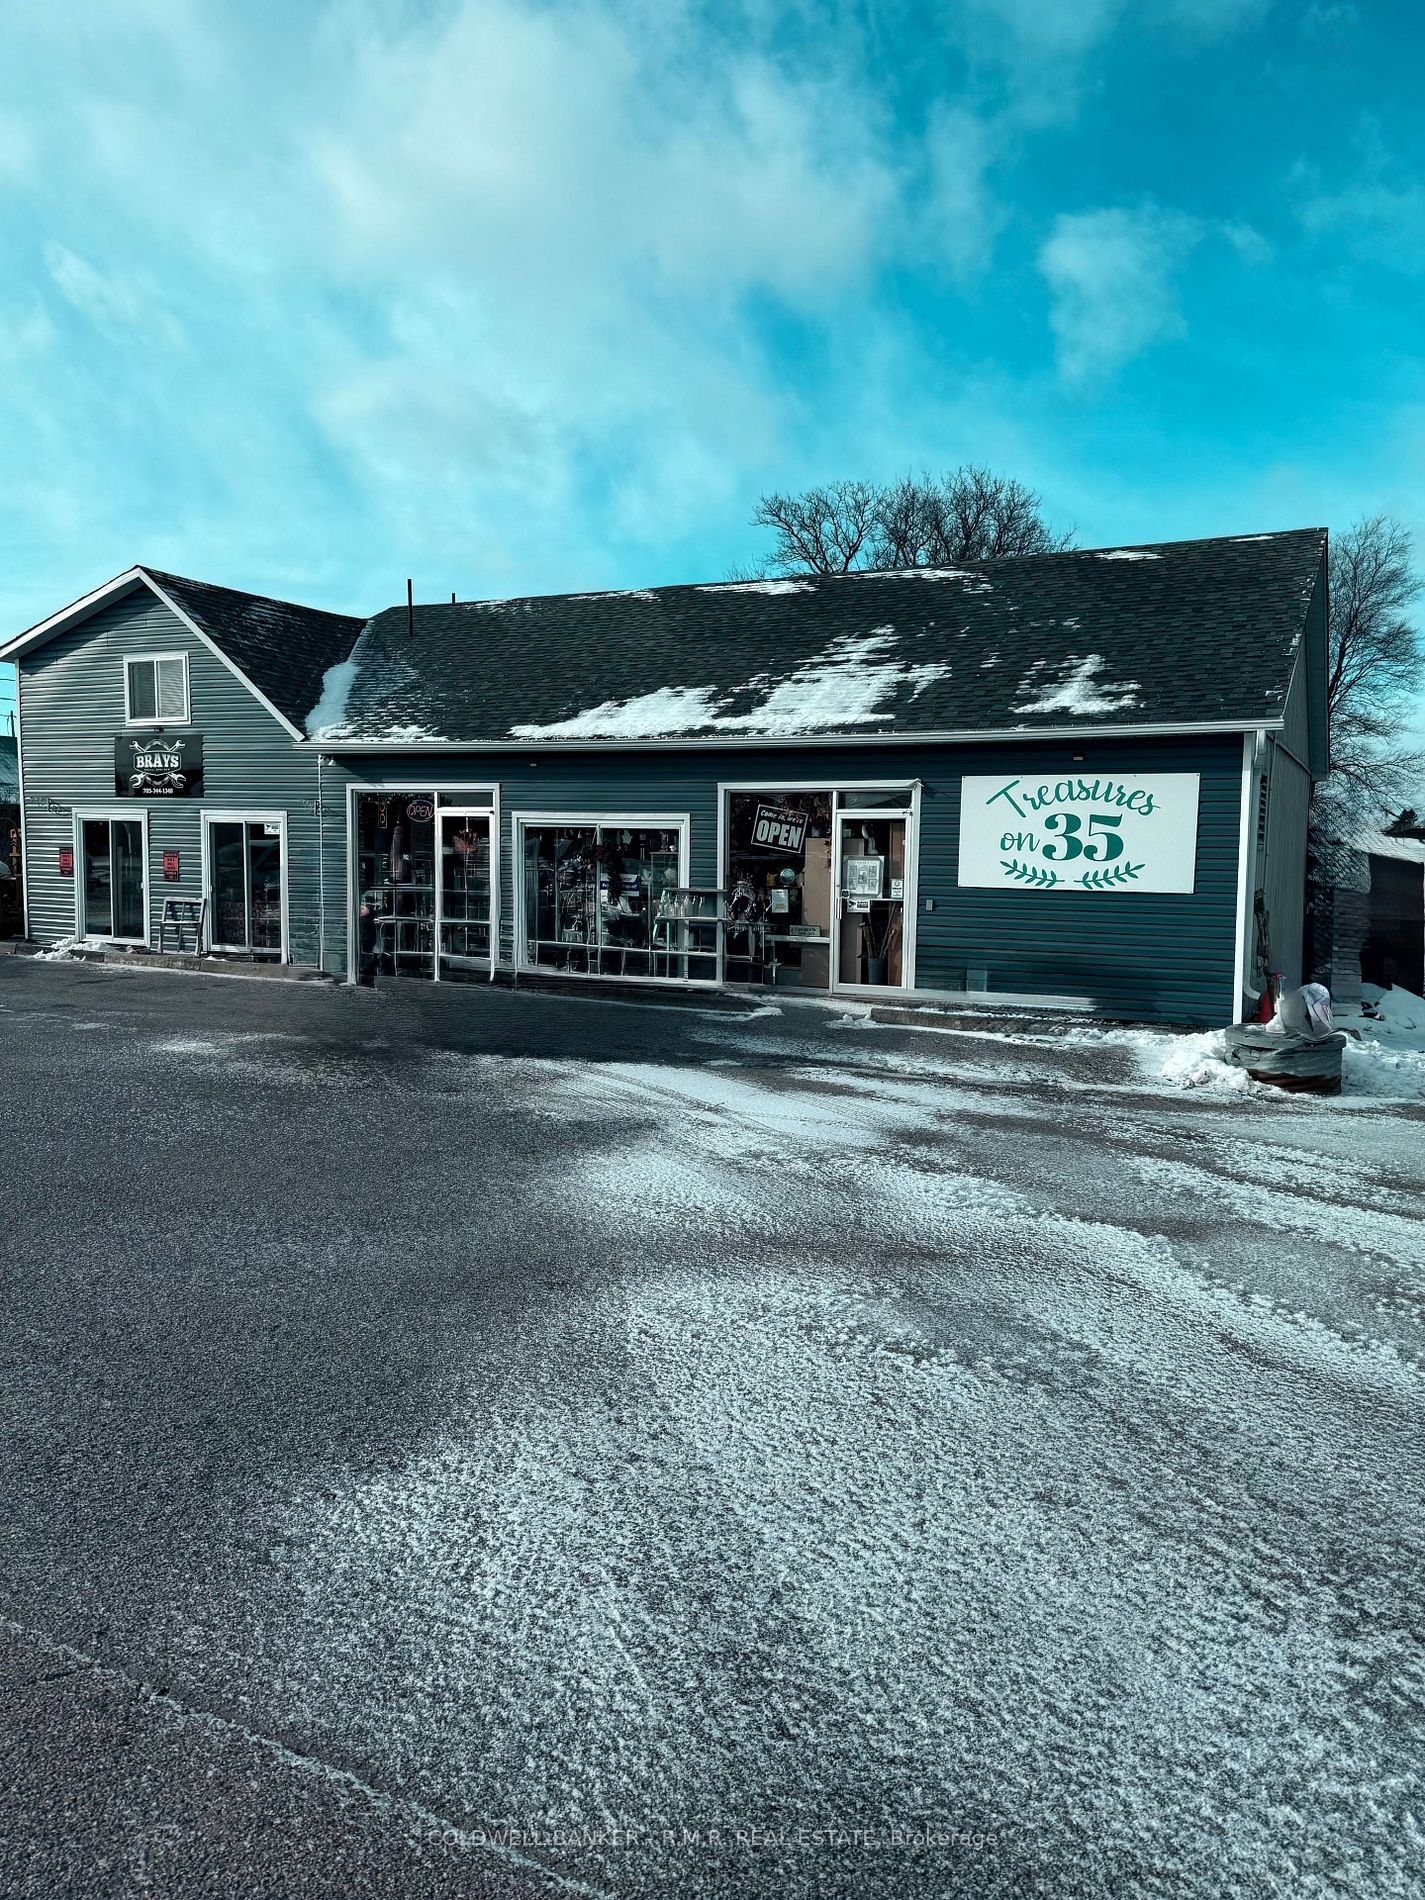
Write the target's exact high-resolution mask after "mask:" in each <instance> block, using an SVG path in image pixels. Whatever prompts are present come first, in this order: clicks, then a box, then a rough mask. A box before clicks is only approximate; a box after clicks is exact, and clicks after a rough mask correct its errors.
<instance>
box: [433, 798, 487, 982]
mask: <svg viewBox="0 0 1425 1900" xmlns="http://www.w3.org/2000/svg"><path fill="white" fill-rule="evenodd" d="M447 818H466V819H469V818H479V819H480V820H482V822H483V823H485V824H486V825H488V826H489V828H490V924H489V931H490V957H489V974H490V977H491V980H492V981H493V979H494V975H495V965H496V964H497V963H498V962H499V960H500V940H499V937H498V936H497V934H496V932H497V929H498V925H499V915H500V900H499V883H500V876H499V873H500V835H499V834H500V814H499V812H498V810H497V809H496V808H495V807H494V806H493V805H442V804H441V803H440V801H439V799H437V800H436V807H435V980H436V981H437V982H439V981H440V980H441V978H440V960H441V958H442V956H444V954H445V952H444V949H443V948H442V945H443V942H444V938H443V934H442V933H443V929H444V925H445V845H444V842H443V840H442V836H441V833H442V831H443V829H444V825H445V820H446V819H447ZM456 921H457V922H461V921H463V919H457V920H456ZM468 961H470V962H472V963H473V962H478V961H479V959H478V958H474V957H472V958H469V959H468Z"/></svg>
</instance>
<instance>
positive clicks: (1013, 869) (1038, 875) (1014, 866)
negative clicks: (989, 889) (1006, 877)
mask: <svg viewBox="0 0 1425 1900" xmlns="http://www.w3.org/2000/svg"><path fill="white" fill-rule="evenodd" d="M1000 863H1001V864H1002V865H1003V866H1004V868H1005V870H1006V871H1008V872H1009V874H1010V876H1011V877H1013V878H1017V879H1018V880H1019V882H1020V883H1021V884H1033V885H1034V886H1035V887H1036V888H1037V889H1040V890H1046V891H1047V890H1049V889H1050V888H1051V887H1052V886H1053V885H1055V884H1057V883H1058V882H1059V873H1058V872H1057V871H1048V870H1045V868H1044V866H1043V865H1041V864H1021V863H1020V861H1019V859H1018V858H1001V859H1000Z"/></svg>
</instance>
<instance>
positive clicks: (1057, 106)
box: [946, 0, 1271, 125]
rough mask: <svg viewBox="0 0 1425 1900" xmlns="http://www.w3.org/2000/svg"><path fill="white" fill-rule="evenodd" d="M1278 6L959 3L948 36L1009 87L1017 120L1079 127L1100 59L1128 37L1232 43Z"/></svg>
mask: <svg viewBox="0 0 1425 1900" xmlns="http://www.w3.org/2000/svg"><path fill="white" fill-rule="evenodd" d="M1270 4H1271V0H959V4H958V5H956V6H955V7H953V8H951V9H949V10H948V24H947V27H946V31H947V32H948V33H949V35H950V37H951V38H952V39H955V40H958V41H959V42H960V43H961V44H963V45H964V46H965V48H966V49H967V50H968V52H969V53H970V55H971V58H972V60H973V61H974V62H975V65H976V67H977V68H978V69H980V70H981V71H997V72H999V73H1001V74H1003V75H1004V76H1005V77H1006V78H1007V81H1008V86H1009V96H1010V101H1011V110H1012V113H1013V116H1014V117H1016V118H1017V119H1019V120H1020V121H1021V122H1023V123H1025V124H1030V125H1045V124H1054V123H1057V122H1061V121H1064V120H1067V119H1071V118H1072V117H1073V116H1074V114H1075V112H1076V111H1077V109H1078V105H1079V100H1080V96H1081V94H1082V93H1083V92H1084V91H1085V90H1086V89H1087V88H1089V87H1090V86H1092V85H1093V84H1094V83H1096V81H1097V78H1098V74H1097V72H1096V70H1095V66H1094V57H1095V56H1096V55H1097V54H1098V53H1099V52H1100V49H1101V48H1102V47H1104V46H1105V45H1106V43H1107V42H1108V41H1109V40H1110V39H1112V38H1113V37H1114V35H1115V34H1118V33H1120V32H1121V31H1124V30H1131V31H1132V32H1133V33H1134V34H1135V35H1136V36H1137V37H1138V38H1139V40H1140V41H1142V40H1146V38H1147V37H1148V36H1149V35H1150V34H1153V33H1155V32H1156V33H1159V34H1162V35H1164V36H1166V37H1167V38H1168V39H1169V41H1174V40H1176V41H1183V40H1186V41H1189V42H1193V41H1198V42H1200V41H1204V40H1207V41H1210V40H1216V39H1221V38H1225V37H1229V36H1230V35H1232V34H1234V33H1236V32H1238V31H1240V30H1241V29H1242V28H1243V27H1245V26H1249V25H1251V24H1252V23H1253V22H1254V21H1255V20H1257V19H1258V18H1260V17H1261V16H1262V15H1263V14H1264V13H1265V12H1266V10H1267V8H1268V6H1269V5H1270Z"/></svg>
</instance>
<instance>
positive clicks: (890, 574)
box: [857, 567, 995, 594]
mask: <svg viewBox="0 0 1425 1900" xmlns="http://www.w3.org/2000/svg"><path fill="white" fill-rule="evenodd" d="M857 579H858V580H866V581H969V582H970V583H971V585H970V586H968V587H967V588H966V589H965V592H966V593H967V594H992V593H993V592H994V591H995V590H994V588H993V586H992V585H991V584H990V582H989V581H987V580H986V579H985V577H984V575H983V574H977V573H976V572H975V571H974V569H973V568H969V567H877V568H872V569H870V570H868V571H867V572H866V573H864V574H860V575H858V576H857Z"/></svg>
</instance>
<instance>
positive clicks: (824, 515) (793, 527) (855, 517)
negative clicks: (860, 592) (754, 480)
mask: <svg viewBox="0 0 1425 1900" xmlns="http://www.w3.org/2000/svg"><path fill="white" fill-rule="evenodd" d="M879 500H880V490H879V489H877V488H876V487H875V486H874V485H873V484H872V483H871V482H832V483H831V484H830V485H829V486H828V487H825V488H808V489H807V490H806V491H805V493H803V494H800V495H764V496H763V497H762V499H761V501H759V502H758V504H757V512H756V513H755V514H754V515H753V517H752V523H753V526H754V527H758V528H770V529H771V530H772V532H773V533H774V534H775V535H776V537H777V540H776V544H775V546H774V547H773V549H772V553H771V556H770V560H769V565H770V566H771V567H773V568H775V569H776V570H777V572H778V573H781V574H849V573H850V572H851V570H852V568H853V567H857V566H861V567H866V566H869V565H870V563H869V561H868V560H867V559H866V558H865V556H866V552H867V550H868V548H869V545H870V540H871V536H872V534H873V533H874V531H875V526H876V509H877V506H878V503H879Z"/></svg>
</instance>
